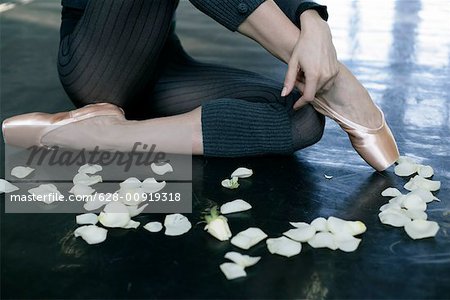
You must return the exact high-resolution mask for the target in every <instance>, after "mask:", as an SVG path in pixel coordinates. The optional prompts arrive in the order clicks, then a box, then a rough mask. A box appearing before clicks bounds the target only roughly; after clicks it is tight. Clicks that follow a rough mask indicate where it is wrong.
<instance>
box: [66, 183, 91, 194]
mask: <svg viewBox="0 0 450 300" xmlns="http://www.w3.org/2000/svg"><path fill="white" fill-rule="evenodd" d="M94 192H95V190H94V189H93V188H91V187H90V186H88V185H85V184H75V185H74V186H73V187H72V188H71V189H70V191H69V193H72V194H74V195H75V196H87V195H92V193H94Z"/></svg>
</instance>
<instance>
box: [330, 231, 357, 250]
mask: <svg viewBox="0 0 450 300" xmlns="http://www.w3.org/2000/svg"><path fill="white" fill-rule="evenodd" d="M334 239H335V242H336V244H337V247H338V249H339V250H341V251H344V252H353V251H355V250H356V249H357V248H358V246H359V243H361V239H358V238H355V237H354V236H351V235H336V236H335V237H334Z"/></svg>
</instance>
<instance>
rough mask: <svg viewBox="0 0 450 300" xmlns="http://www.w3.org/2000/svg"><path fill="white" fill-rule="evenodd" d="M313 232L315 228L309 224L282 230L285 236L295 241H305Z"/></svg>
mask: <svg viewBox="0 0 450 300" xmlns="http://www.w3.org/2000/svg"><path fill="white" fill-rule="evenodd" d="M315 233H316V229H315V228H314V227H313V226H311V225H309V224H304V225H301V226H297V228H295V229H290V230H288V231H286V232H283V234H284V235H285V236H287V237H288V238H290V239H292V240H294V241H297V242H306V241H308V240H309V239H311V238H312V237H313V236H314V234H315Z"/></svg>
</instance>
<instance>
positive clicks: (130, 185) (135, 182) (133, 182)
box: [119, 177, 142, 190]
mask: <svg viewBox="0 0 450 300" xmlns="http://www.w3.org/2000/svg"><path fill="white" fill-rule="evenodd" d="M119 186H120V189H121V190H134V189H139V188H141V187H142V182H141V181H140V180H139V179H137V178H136V177H130V178H127V179H126V180H125V181H123V182H121V183H120V184H119Z"/></svg>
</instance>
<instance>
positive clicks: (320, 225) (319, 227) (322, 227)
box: [291, 217, 328, 231]
mask: <svg viewBox="0 0 450 300" xmlns="http://www.w3.org/2000/svg"><path fill="white" fill-rule="evenodd" d="M291 224H292V223H291ZM311 226H312V227H314V228H315V229H316V231H328V228H327V219H325V218H322V217H319V218H315V219H314V220H313V221H312V222H311Z"/></svg>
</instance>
